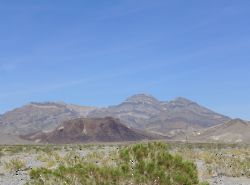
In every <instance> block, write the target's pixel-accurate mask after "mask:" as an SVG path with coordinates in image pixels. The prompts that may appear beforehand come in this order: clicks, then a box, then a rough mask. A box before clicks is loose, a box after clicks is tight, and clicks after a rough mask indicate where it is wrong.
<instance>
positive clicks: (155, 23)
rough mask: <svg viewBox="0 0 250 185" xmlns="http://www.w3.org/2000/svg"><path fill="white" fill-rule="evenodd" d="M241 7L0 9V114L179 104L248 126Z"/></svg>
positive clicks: (4, 4)
mask: <svg viewBox="0 0 250 185" xmlns="http://www.w3.org/2000/svg"><path fill="white" fill-rule="evenodd" d="M249 9H250V1H248V0H239V1H231V0H220V1H218V0H204V1H199V0H189V1H186V0H177V1H169V0H157V1H155V0H109V1H97V0H88V1H87V0H74V1H68V0H53V1H51V0H38V1H33V0H22V1H19V0H16V1H15V0H6V1H4V0H0V84H1V85H0V113H4V112H5V111H7V110H11V109H13V108H15V107H19V106H21V105H24V104H26V103H28V102H30V101H39V102H40V101H65V102H67V103H75V104H81V105H94V106H107V105H111V104H118V103H119V102H121V101H123V100H124V99H125V98H126V97H128V96H130V95H133V94H135V93H141V92H145V93H148V94H152V95H153V96H155V97H157V98H158V99H161V100H170V99H173V98H175V97H179V96H183V97H186V98H189V99H191V100H194V101H196V102H198V103H200V104H202V105H204V106H206V107H208V108H210V109H213V110H215V111H217V112H220V113H223V114H225V115H229V116H231V117H241V118H243V119H248V120H250V72H249V70H250V21H249V18H250V11H249Z"/></svg>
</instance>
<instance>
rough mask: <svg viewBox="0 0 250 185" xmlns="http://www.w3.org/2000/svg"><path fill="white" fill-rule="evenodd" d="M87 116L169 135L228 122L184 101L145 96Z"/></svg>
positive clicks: (217, 115)
mask: <svg viewBox="0 0 250 185" xmlns="http://www.w3.org/2000/svg"><path fill="white" fill-rule="evenodd" d="M88 116H89V117H105V116H113V117H116V118H119V119H120V120H121V121H122V123H124V124H126V125H127V126H129V127H135V128H140V129H147V130H148V131H153V132H156V133H160V134H165V135H169V136H173V135H176V134H178V133H180V132H185V131H187V130H190V131H192V130H197V129H202V128H207V127H210V126H213V125H217V124H221V123H225V122H227V121H229V120H230V118H228V117H226V116H223V115H220V114H218V113H215V112H213V111H211V110H209V109H207V108H205V107H202V106H200V105H198V104H197V103H195V102H192V101H190V100H187V99H185V98H177V99H176V100H173V101H170V102H162V101H159V100H157V99H155V98H154V97H152V96H150V95H145V94H138V95H134V96H132V97H130V98H128V99H127V100H126V101H125V102H123V103H121V104H119V105H117V106H111V107H108V108H102V109H96V110H94V111H91V112H90V113H89V114H88Z"/></svg>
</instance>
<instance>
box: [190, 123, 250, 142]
mask: <svg viewBox="0 0 250 185" xmlns="http://www.w3.org/2000/svg"><path fill="white" fill-rule="evenodd" d="M249 133H250V123H249V122H246V121H243V120H241V119H233V120H230V121H229V122H227V123H224V124H220V125H216V126H214V127H210V128H208V129H205V130H203V131H201V132H199V133H195V134H194V136H191V137H190V139H191V140H194V141H200V142H202V141H203V142H204V141H205V142H207V141H209V142H224V143H250V134H249Z"/></svg>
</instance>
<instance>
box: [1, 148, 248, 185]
mask: <svg viewBox="0 0 250 185" xmlns="http://www.w3.org/2000/svg"><path fill="white" fill-rule="evenodd" d="M76 150H77V152H78V153H79V154H80V155H81V156H82V157H83V156H86V155H87V154H89V153H91V152H93V151H104V155H109V152H110V151H111V150H116V147H108V146H105V147H103V148H98V147H92V148H82V149H78V148H76ZM57 152H58V151H57ZM67 152H69V151H66V150H64V149H62V150H59V153H60V155H61V156H65V154H66V153H67ZM38 155H39V154H36V153H32V152H31V153H29V154H28V153H19V154H14V155H3V156H1V158H0V185H24V184H25V183H26V182H28V181H29V174H28V173H29V170H30V169H31V168H38V167H43V166H46V164H45V163H43V162H41V161H39V160H38V159H37V157H38ZM40 155H41V153H40ZM11 159H21V160H22V161H24V162H25V166H26V168H25V169H21V170H20V171H12V172H9V171H8V170H6V169H5V167H4V164H5V163H6V162H8V161H10V160H11ZM196 165H197V168H198V171H199V178H200V180H201V181H208V182H209V183H210V184H211V185H250V178H245V177H241V178H234V177H225V176H217V175H216V174H214V175H213V176H212V177H210V178H209V179H207V177H206V176H205V171H206V166H205V163H204V162H203V161H202V160H197V161H196Z"/></svg>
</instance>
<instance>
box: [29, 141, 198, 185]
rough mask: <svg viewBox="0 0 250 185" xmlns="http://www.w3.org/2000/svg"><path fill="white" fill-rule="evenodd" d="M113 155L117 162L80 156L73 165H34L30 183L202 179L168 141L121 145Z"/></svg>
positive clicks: (182, 183) (184, 184) (185, 182)
mask: <svg viewBox="0 0 250 185" xmlns="http://www.w3.org/2000/svg"><path fill="white" fill-rule="evenodd" d="M112 155H114V154H112ZM68 158H70V156H68ZM112 158H115V159H116V161H115V165H114V164H113V163H110V164H113V165H109V163H104V164H102V165H97V164H95V163H93V162H89V161H83V160H78V161H77V162H72V164H71V165H69V163H68V164H67V165H65V164H63V165H60V166H59V167H57V168H56V169H46V168H38V169H33V170H31V172H30V178H31V180H30V181H29V182H28V183H27V184H36V185H50V184H58V185H60V184H65V185H67V184H68V185H73V184H84V185H95V184H96V185H99V184H100V185H112V184H114V185H117V184H121V185H123V184H124V185H125V184H131V183H132V184H139V185H154V184H155V185H156V184H157V185H161V184H164V185H168V184H169V185H195V184H198V183H199V182H198V176H197V169H196V166H195V165H194V164H193V163H192V162H189V161H186V160H184V159H183V158H182V157H181V156H179V155H171V154H170V153H169V151H168V147H167V145H166V144H165V143H160V142H155V143H147V144H135V145H131V146H127V147H124V148H122V149H120V150H119V151H118V152H117V153H116V156H112ZM67 160H69V159H67ZM110 160H111V159H110ZM69 161H70V160H69Z"/></svg>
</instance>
